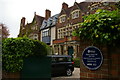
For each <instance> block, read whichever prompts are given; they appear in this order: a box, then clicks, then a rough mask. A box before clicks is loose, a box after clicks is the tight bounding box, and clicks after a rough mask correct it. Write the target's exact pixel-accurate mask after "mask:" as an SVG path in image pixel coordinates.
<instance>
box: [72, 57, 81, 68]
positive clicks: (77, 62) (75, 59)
mask: <svg viewBox="0 0 120 80" xmlns="http://www.w3.org/2000/svg"><path fill="white" fill-rule="evenodd" d="M73 61H74V66H75V67H78V68H80V58H73Z"/></svg>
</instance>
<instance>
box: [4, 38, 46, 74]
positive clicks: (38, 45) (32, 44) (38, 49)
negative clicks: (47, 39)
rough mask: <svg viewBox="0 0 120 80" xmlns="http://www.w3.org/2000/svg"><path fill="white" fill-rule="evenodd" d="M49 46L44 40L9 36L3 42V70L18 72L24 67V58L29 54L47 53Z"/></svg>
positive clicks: (40, 54) (41, 54)
mask: <svg viewBox="0 0 120 80" xmlns="http://www.w3.org/2000/svg"><path fill="white" fill-rule="evenodd" d="M46 47H48V46H47V45H45V44H44V43H42V42H39V41H35V40H31V39H29V38H26V37H24V38H7V39H5V40H4V41H3V42H2V54H3V55H2V58H3V59H2V60H3V61H2V62H3V65H2V66H3V70H5V71H7V72H17V71H20V70H21V69H22V66H23V60H24V58H26V57H28V56H33V55H36V56H43V55H47V54H48V51H47V49H48V48H46Z"/></svg>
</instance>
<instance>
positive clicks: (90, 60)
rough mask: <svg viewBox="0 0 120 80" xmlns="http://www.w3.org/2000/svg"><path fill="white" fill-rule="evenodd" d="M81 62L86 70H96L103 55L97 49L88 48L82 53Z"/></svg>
mask: <svg viewBox="0 0 120 80" xmlns="http://www.w3.org/2000/svg"><path fill="white" fill-rule="evenodd" d="M82 61H83V64H84V65H85V66H86V67H87V68H88V69H90V70H96V69H98V68H99V67H100V66H101V64H102V62H103V55H102V53H101V51H100V50H99V49H98V48H97V47H94V46H89V47H87V48H85V50H84V51H83V53H82Z"/></svg>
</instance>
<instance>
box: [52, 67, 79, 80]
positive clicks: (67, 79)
mask: <svg viewBox="0 0 120 80" xmlns="http://www.w3.org/2000/svg"><path fill="white" fill-rule="evenodd" d="M51 80H80V68H74V71H73V75H72V76H70V77H68V76H60V77H53V78H52V79H51Z"/></svg>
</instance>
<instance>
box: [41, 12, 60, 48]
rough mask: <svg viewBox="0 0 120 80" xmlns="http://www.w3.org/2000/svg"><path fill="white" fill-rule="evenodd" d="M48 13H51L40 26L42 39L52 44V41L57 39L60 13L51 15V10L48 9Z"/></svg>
mask: <svg viewBox="0 0 120 80" xmlns="http://www.w3.org/2000/svg"><path fill="white" fill-rule="evenodd" d="M46 14H47V15H49V16H48V17H47V18H45V19H44V21H43V23H42V26H41V27H40V32H41V41H42V42H44V43H46V44H48V45H50V46H52V44H53V43H52V41H53V40H54V39H56V37H55V34H56V22H57V20H58V15H59V14H56V15H53V16H52V17H51V11H50V10H46Z"/></svg>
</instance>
